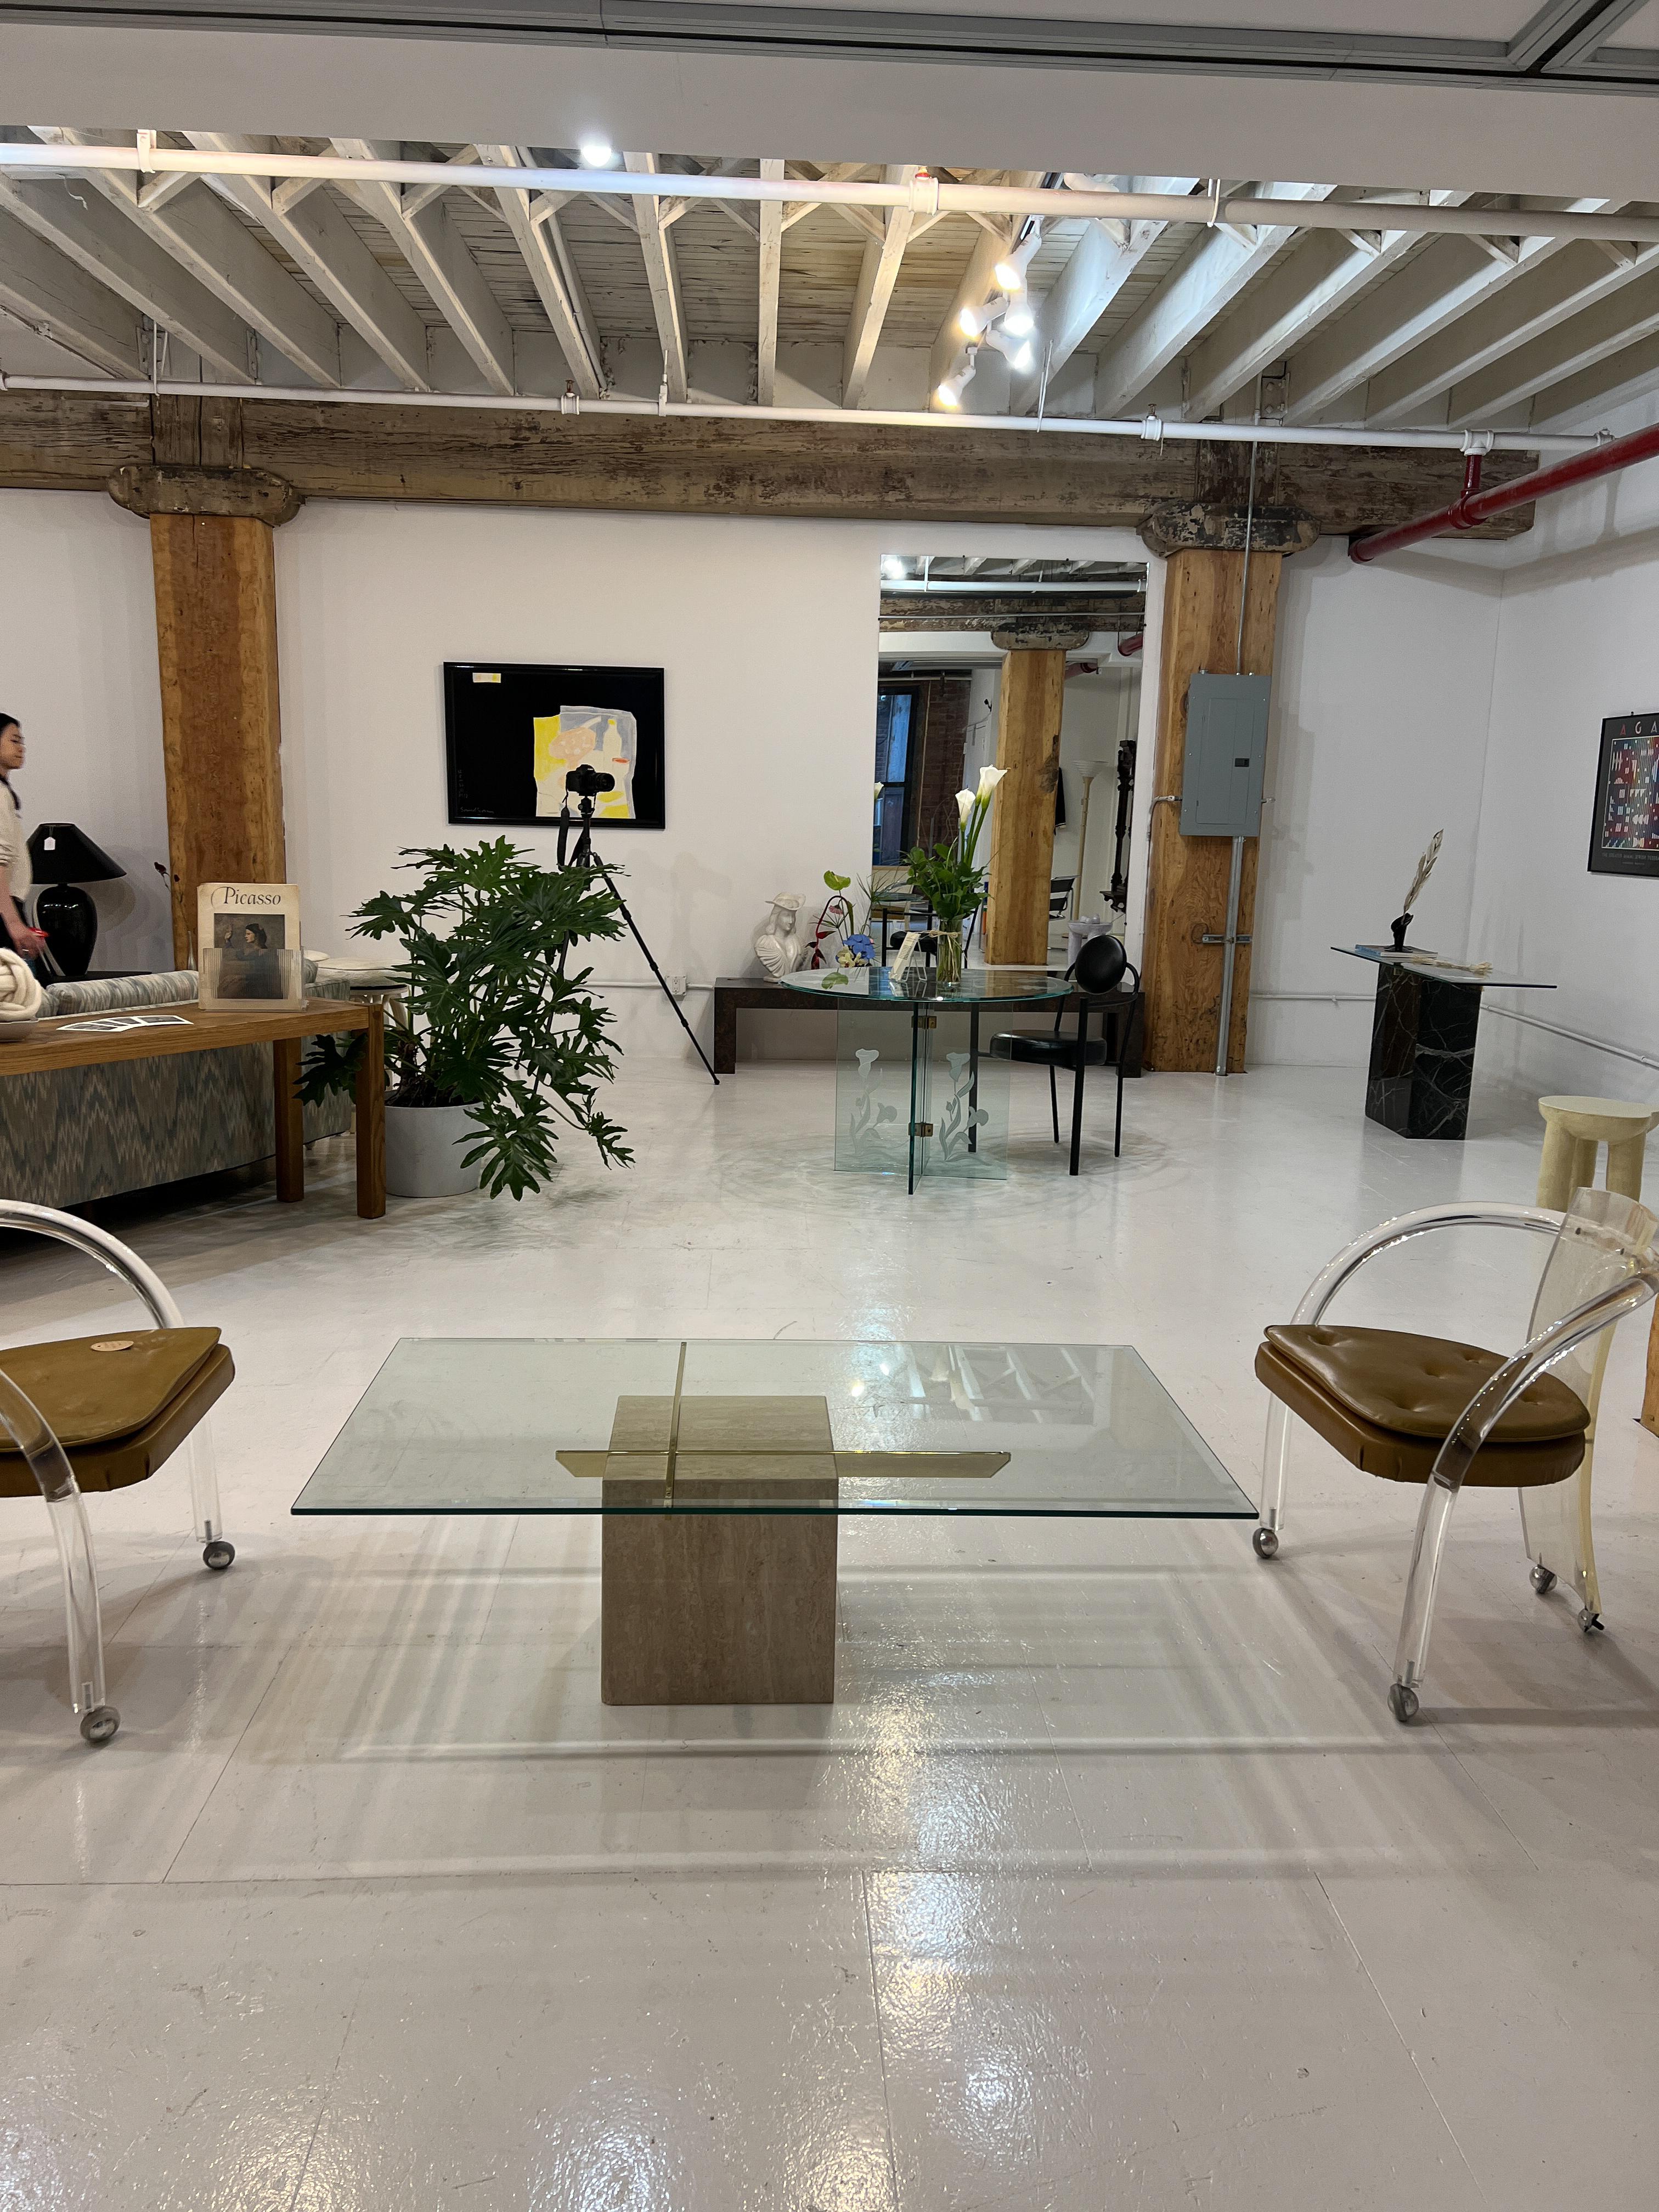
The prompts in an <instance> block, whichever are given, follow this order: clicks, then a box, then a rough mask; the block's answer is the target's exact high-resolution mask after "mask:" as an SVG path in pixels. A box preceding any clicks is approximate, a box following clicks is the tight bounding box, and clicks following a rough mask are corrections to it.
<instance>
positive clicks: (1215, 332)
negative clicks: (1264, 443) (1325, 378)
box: [1184, 195, 1450, 421]
mask: <svg viewBox="0 0 1659 2212" xmlns="http://www.w3.org/2000/svg"><path fill="white" fill-rule="evenodd" d="M1447 197H1450V195H1447ZM1416 244H1417V240H1415V239H1414V238H1413V236H1412V235H1411V234H1410V233H1409V232H1408V231H1401V230H1396V231H1387V232H1381V233H1378V234H1376V243H1375V244H1374V245H1373V244H1372V243H1371V241H1370V239H1369V238H1364V237H1360V238H1356V237H1354V236H1353V235H1352V234H1349V233H1347V232H1344V231H1334V230H1322V231H1313V232H1310V233H1309V234H1308V235H1307V236H1305V237H1304V238H1302V239H1301V240H1298V241H1297V244H1296V246H1294V248H1293V249H1292V250H1291V252H1288V253H1285V254H1284V255H1282V256H1281V257H1280V258H1279V260H1277V261H1276V262H1275V263H1274V264H1273V266H1272V267H1271V268H1270V269H1269V270H1267V274H1266V275H1265V276H1262V277H1261V278H1260V279H1259V280H1258V281H1257V282H1256V283H1254V284H1252V285H1251V286H1250V288H1249V290H1248V291H1247V292H1246V293H1245V295H1244V296H1243V299H1242V300H1241V301H1239V302H1238V304H1237V306H1236V307H1234V308H1233V309H1232V311H1231V313H1230V314H1228V315H1226V316H1225V317H1224V318H1223V319H1222V320H1221V321H1220V322H1219V323H1218V325H1216V326H1215V327H1214V328H1212V329H1211V330H1207V331H1205V333H1204V334H1203V336H1202V337H1200V339H1199V341H1198V343H1196V345H1194V348H1193V349H1192V351H1191V353H1190V354H1189V355H1188V364H1187V398H1186V406H1185V410H1184V411H1185V413H1186V415H1187V416H1188V420H1189V421H1190V420H1194V419H1197V420H1202V418H1203V417H1204V416H1206V415H1214V414H1218V413H1219V412H1220V410H1221V409H1222V408H1223V407H1224V406H1225V404H1226V403H1227V402H1228V400H1230V399H1231V398H1233V397H1234V396H1235V395H1236V394H1237V393H1238V392H1243V391H1246V390H1247V389H1248V388H1249V386H1250V385H1251V384H1253V383H1254V382H1255V379H1256V378H1257V377H1258V376H1260V375H1261V374H1262V373H1263V371H1264V370H1266V369H1267V368H1270V367H1271V366H1272V365H1273V362H1276V361H1282V360H1283V359H1284V358H1285V356H1286V355H1287V354H1292V353H1294V352H1295V351H1296V349H1297V347H1298V346H1303V345H1305V344H1306V343H1308V341H1309V340H1310V338H1311V337H1312V336H1313V334H1314V332H1315V331H1316V330H1318V329H1319V327H1320V326H1321V325H1322V324H1323V323H1326V322H1328V321H1329V320H1330V319H1331V318H1332V317H1333V316H1334V315H1337V314H1340V313H1342V311H1343V310H1344V309H1345V308H1347V307H1351V306H1352V304H1353V302H1354V301H1356V300H1357V299H1358V297H1359V295H1360V294H1361V293H1362V292H1364V291H1365V290H1366V289H1368V288H1369V287H1370V286H1371V285H1373V284H1378V283H1382V282H1383V280H1384V279H1385V278H1387V277H1389V276H1391V275H1392V274H1393V272H1394V270H1395V268H1396V267H1397V266H1398V264H1399V263H1400V262H1401V259H1402V258H1404V257H1405V256H1406V255H1407V253H1409V252H1411V251H1412V249H1413V246H1415V245H1416Z"/></svg>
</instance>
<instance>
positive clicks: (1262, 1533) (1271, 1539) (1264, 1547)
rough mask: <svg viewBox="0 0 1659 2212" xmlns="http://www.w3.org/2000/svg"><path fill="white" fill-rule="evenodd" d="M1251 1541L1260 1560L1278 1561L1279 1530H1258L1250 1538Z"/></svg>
mask: <svg viewBox="0 0 1659 2212" xmlns="http://www.w3.org/2000/svg"><path fill="white" fill-rule="evenodd" d="M1250 1541H1251V1543H1253V1544H1254V1545H1255V1555H1256V1557H1257V1559H1277V1558H1278V1557H1279V1531H1278V1529H1277V1528H1258V1529H1257V1530H1256V1531H1255V1534H1254V1535H1253V1536H1252V1537H1251V1538H1250Z"/></svg>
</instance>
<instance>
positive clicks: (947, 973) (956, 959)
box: [939, 921, 962, 991]
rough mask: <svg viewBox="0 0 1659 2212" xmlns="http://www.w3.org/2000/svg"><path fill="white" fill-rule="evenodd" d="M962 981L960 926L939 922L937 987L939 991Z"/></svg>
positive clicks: (959, 924)
mask: <svg viewBox="0 0 1659 2212" xmlns="http://www.w3.org/2000/svg"><path fill="white" fill-rule="evenodd" d="M961 981H962V924H961V923H960V922H959V921H941V922H940V924H939V988H940V990H942V991H943V990H945V989H947V988H948V987H950V986H951V984H953V983H959V982H961Z"/></svg>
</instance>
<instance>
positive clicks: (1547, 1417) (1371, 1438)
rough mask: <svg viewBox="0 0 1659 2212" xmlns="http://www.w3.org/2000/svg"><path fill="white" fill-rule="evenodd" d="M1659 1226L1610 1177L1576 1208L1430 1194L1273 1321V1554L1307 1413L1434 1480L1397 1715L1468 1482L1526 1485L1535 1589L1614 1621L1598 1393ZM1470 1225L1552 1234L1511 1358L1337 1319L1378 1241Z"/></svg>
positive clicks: (1654, 1272)
mask: <svg viewBox="0 0 1659 2212" xmlns="http://www.w3.org/2000/svg"><path fill="white" fill-rule="evenodd" d="M1655 1227H1656V1223H1655V1220H1654V1217H1653V1215H1652V1214H1650V1213H1649V1212H1647V1211H1646V1209H1645V1208H1644V1207H1643V1206H1639V1205H1638V1204H1637V1203H1636V1201H1635V1200H1633V1199H1628V1198H1624V1197H1621V1196H1620V1195H1619V1194H1617V1193H1615V1192H1612V1191H1606V1190H1581V1191H1579V1192H1578V1193H1577V1195H1576V1196H1575V1197H1574V1199H1573V1201H1572V1204H1571V1206H1570V1207H1569V1208H1568V1210H1567V1212H1565V1214H1563V1213H1558V1212H1554V1211H1553V1210H1551V1209H1549V1208H1547V1207H1543V1206H1497V1205H1494V1206H1425V1207H1424V1208H1423V1209H1422V1210H1421V1211H1420V1212H1416V1213H1403V1214H1401V1215H1400V1216H1399V1218H1397V1219H1395V1220H1393V1221H1385V1222H1384V1223H1383V1226H1382V1227H1381V1228H1380V1229H1376V1230H1373V1231H1371V1233H1370V1236H1368V1237H1360V1238H1358V1240H1357V1242H1355V1243H1352V1244H1350V1245H1348V1246H1347V1247H1346V1249H1344V1250H1342V1251H1340V1252H1339V1253H1338V1254H1337V1255H1336V1257H1335V1258H1334V1260H1333V1261H1331V1262H1330V1264H1329V1265H1328V1267H1323V1268H1322V1269H1321V1271H1320V1273H1318V1274H1317V1275H1316V1277H1315V1278H1314V1279H1313V1281H1312V1282H1311V1283H1310V1285H1309V1286H1308V1289H1307V1291H1306V1294H1305V1295H1304V1297H1303V1299H1302V1302H1301V1304H1299V1305H1298V1306H1297V1310H1296V1313H1295V1316H1294V1318H1293V1319H1292V1321H1291V1322H1290V1323H1289V1324H1287V1325H1286V1326H1285V1327H1282V1328H1270V1329H1268V1331H1267V1335H1266V1338H1265V1340H1264V1341H1263V1343H1262V1345H1261V1349H1260V1350H1259V1351H1258V1352H1257V1354H1256V1365H1255V1371H1256V1374H1257V1376H1259V1377H1260V1378H1261V1381H1262V1382H1263V1383H1266V1385H1267V1389H1269V1390H1270V1391H1271V1392H1272V1393H1273V1404H1272V1406H1271V1407H1270V1408H1269V1410H1268V1413H1267V1443H1266V1448H1265V1449H1264V1451H1263V1455H1262V1473H1261V1521H1260V1523H1259V1525H1258V1526H1257V1528H1256V1530H1255V1539H1254V1541H1255V1548H1256V1552H1257V1553H1258V1554H1259V1556H1260V1557H1261V1558H1262V1559H1273V1558H1274V1557H1276V1555H1277V1554H1278V1552H1279V1540H1280V1534H1281V1532H1282V1530H1283V1528H1284V1525H1285V1486H1286V1474H1287V1470H1288V1467H1289V1462H1290V1445H1291V1413H1296V1414H1297V1415H1298V1416H1299V1417H1300V1418H1301V1419H1304V1420H1305V1421H1307V1422H1308V1424H1309V1425H1310V1426H1311V1427H1312V1428H1314V1429H1315V1430H1316V1431H1317V1432H1318V1433H1319V1434H1320V1435H1321V1436H1322V1437H1324V1438H1325V1440H1326V1442H1327V1443H1331V1444H1333V1445H1334V1447H1335V1448H1336V1449H1337V1450H1338V1451H1340V1452H1341V1453H1342V1455H1343V1456H1344V1457H1345V1458H1346V1459H1347V1460H1349V1461H1350V1462H1352V1464H1353V1465H1354V1466H1356V1467H1358V1468H1361V1469H1362V1470H1363V1471H1364V1472H1365V1473H1367V1474H1376V1475H1379V1476H1381V1477H1383V1479H1384V1480H1392V1481H1396V1482H1419V1483H1422V1484H1423V1485H1424V1494H1423V1504H1422V1508H1421V1510H1420V1511H1419V1515H1418V1519H1417V1536H1416V1541H1415V1542H1414V1544H1413V1548H1412V1563H1411V1571H1410V1574H1409V1576H1408V1577H1407V1584H1406V1603H1405V1611H1404V1613H1403V1614H1402V1616H1401V1623H1400V1642H1399V1646H1398V1649H1397V1650H1396V1652H1395V1669H1394V1681H1393V1684H1392V1685H1391V1686H1390V1688H1389V1705H1391V1706H1392V1708H1393V1710H1394V1714H1395V1719H1396V1720H1399V1721H1402V1722H1407V1721H1411V1720H1413V1719H1414V1718H1415V1717H1416V1714H1417V1711H1418V1692H1419V1689H1420V1687H1421V1685H1422V1681H1423V1677H1424V1674H1425V1669H1426V1668H1427V1665H1428V1656H1429V1631H1430V1626H1431V1620H1432V1617H1433V1611H1434V1596H1435V1587H1436V1583H1437V1579H1438V1577H1439V1573H1440V1560H1441V1554H1442V1553H1443V1550H1444V1548H1445V1542H1446V1531H1447V1528H1448V1527H1449V1523H1450V1521H1451V1513H1452V1508H1453V1506H1454V1505H1455V1504H1456V1503H1457V1495H1458V1492H1459V1491H1460V1490H1462V1487H1463V1485H1464V1484H1465V1482H1468V1483H1472V1484H1474V1485H1476V1486H1486V1487H1493V1488H1501V1487H1513V1488H1515V1489H1516V1492H1518V1493H1519V1502H1520V1506H1521V1527H1522V1541H1524V1543H1525V1546H1526V1549H1527V1553H1528V1557H1529V1558H1530V1559H1531V1561H1532V1586H1533V1588H1534V1590H1536V1591H1537V1592H1538V1594H1539V1595H1540V1596H1541V1597H1543V1596H1547V1595H1548V1594H1549V1593H1550V1591H1551V1590H1553V1589H1554V1588H1555V1587H1556V1584H1557V1583H1565V1584H1566V1585H1567V1586H1568V1587H1569V1588H1571V1589H1573V1590H1574V1591H1575V1592H1576V1593H1577V1596H1578V1600H1579V1614H1578V1620H1579V1626H1581V1627H1582V1628H1583V1630H1584V1632H1585V1633H1586V1634H1587V1635H1588V1634H1589V1633H1590V1632H1593V1631H1595V1630H1596V1629H1599V1628H1600V1627H1601V1590H1600V1587H1599V1585H1598V1583H1597V1581H1596V1575H1595V1547H1594V1545H1593V1543H1592V1541H1591V1535H1590V1505H1589V1500H1590V1464H1591V1459H1592V1455H1593V1453H1594V1449H1595V1413H1596V1406H1597V1402H1598V1401H1599V1399H1600V1397H1601V1376H1602V1372H1603V1370H1604V1369H1605V1367H1606V1365H1607V1353H1608V1351H1609V1349H1610V1348H1611V1346H1612V1341H1613V1329H1614V1328H1615V1326H1616V1325H1617V1324H1618V1322H1620V1321H1621V1320H1622V1319H1623V1318H1624V1316H1626V1314H1628V1313H1633V1312H1635V1311H1636V1310H1637V1309H1638V1307H1641V1306H1643V1305H1644V1304H1647V1302H1648V1301H1649V1300H1650V1298H1652V1297H1654V1296H1655V1295H1656V1293H1659V1266H1656V1264H1655V1261H1654V1260H1653V1257H1652V1255H1651V1247H1652V1243H1653V1237H1654V1231H1655ZM1470 1228H1493V1229H1500V1228H1501V1229H1522V1230H1528V1231H1532V1232H1533V1233H1534V1234H1537V1235H1541V1236H1546V1237H1549V1238H1551V1239H1552V1243H1551V1248H1550V1252H1549V1255H1548V1257H1547V1260H1546V1261H1545V1264H1544V1271H1543V1273H1542V1275H1541V1277H1540V1279H1539V1284H1538V1289H1537V1292H1536V1295H1535V1296H1534V1300H1533V1307H1532V1319H1531V1322H1530V1323H1529V1325H1528V1332H1527V1341H1526V1342H1525V1343H1524V1344H1523V1345H1522V1346H1521V1348H1520V1350H1519V1351H1518V1352H1512V1353H1510V1356H1509V1357H1508V1358H1504V1356H1503V1354H1502V1353H1500V1352H1487V1351H1484V1350H1482V1349H1481V1348H1480V1346H1476V1345H1467V1344H1460V1343H1455V1342H1453V1341H1450V1340H1445V1339H1441V1338H1430V1337H1421V1336H1415V1335H1410V1334H1404V1333H1402V1332H1401V1331H1398V1330H1394V1329H1366V1328H1345V1327H1341V1326H1337V1325H1332V1324H1329V1323H1328V1322H1326V1321H1325V1318H1324V1317H1325V1313H1326V1310H1327V1309H1328V1307H1329V1305H1330V1304H1331V1301H1332V1300H1333V1299H1334V1297H1335V1296H1336V1294H1337V1292H1338V1291H1340V1290H1341V1289H1342V1288H1343V1286H1344V1285H1346V1283H1348V1282H1350V1281H1351V1280H1352V1278H1353V1277H1354V1276H1355V1275H1356V1274H1357V1273H1358V1272H1359V1270H1360V1268H1361V1267H1364V1265H1365V1263H1366V1262H1367V1261H1370V1260H1373V1259H1375V1258H1376V1255H1377V1254H1378V1253H1380V1252H1386V1251H1390V1250H1392V1249H1394V1248H1395V1246H1397V1245H1400V1244H1403V1243H1407V1241H1409V1240H1410V1239H1411V1238H1413V1237H1421V1236H1425V1235H1426V1234H1427V1233H1428V1232H1429V1231H1431V1230H1437V1229H1470ZM1466 1394H1467V1397H1466ZM1465 1400H1466V1402H1465Z"/></svg>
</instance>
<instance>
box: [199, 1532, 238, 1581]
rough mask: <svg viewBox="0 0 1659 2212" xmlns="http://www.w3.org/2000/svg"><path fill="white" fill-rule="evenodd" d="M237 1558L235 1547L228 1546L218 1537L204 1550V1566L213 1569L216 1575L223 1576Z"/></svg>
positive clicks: (205, 1546) (232, 1545)
mask: <svg viewBox="0 0 1659 2212" xmlns="http://www.w3.org/2000/svg"><path fill="white" fill-rule="evenodd" d="M235 1556H236V1547H235V1545H234V1544H228V1543H227V1542H226V1541H225V1540H224V1538H223V1537H222V1536H216V1537H215V1538H214V1540H213V1541H212V1542H211V1543H210V1544H206V1545H204V1547H203V1548H202V1565H204V1567H211V1568H212V1570H213V1571H214V1573H215V1574H216V1575H222V1574H223V1572H224V1571H225V1569H226V1568H227V1567H228V1565H230V1563H231V1561H232V1560H233V1559H234V1558H235Z"/></svg>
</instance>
